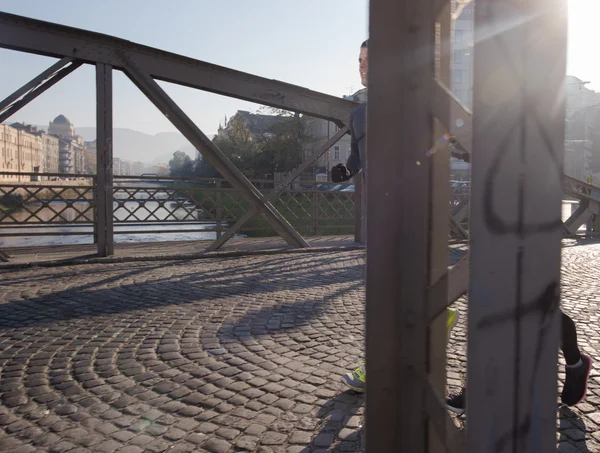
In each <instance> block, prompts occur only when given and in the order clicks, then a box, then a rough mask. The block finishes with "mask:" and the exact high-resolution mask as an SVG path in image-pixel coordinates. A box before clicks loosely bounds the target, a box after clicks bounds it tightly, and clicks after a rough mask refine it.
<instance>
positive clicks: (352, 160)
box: [331, 112, 361, 182]
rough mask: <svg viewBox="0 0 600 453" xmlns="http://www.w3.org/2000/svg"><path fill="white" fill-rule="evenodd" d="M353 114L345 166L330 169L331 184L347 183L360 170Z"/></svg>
mask: <svg viewBox="0 0 600 453" xmlns="http://www.w3.org/2000/svg"><path fill="white" fill-rule="evenodd" d="M355 113H356V112H354V113H353V114H352V115H351V116H350V155H349V156H348V160H347V161H346V165H344V164H338V165H336V166H335V167H333V168H332V169H331V180H332V181H333V182H343V181H348V180H349V179H350V178H352V177H353V176H354V175H355V174H356V173H358V171H359V170H360V169H361V163H360V153H359V152H358V140H357V139H356V135H355V134H354V128H353V127H352V122H353V121H354V115H355Z"/></svg>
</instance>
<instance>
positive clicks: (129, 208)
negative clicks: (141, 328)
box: [0, 193, 585, 247]
mask: <svg viewBox="0 0 600 453" xmlns="http://www.w3.org/2000/svg"><path fill="white" fill-rule="evenodd" d="M165 195H166V194H165ZM116 198H117V201H115V202H114V204H113V209H114V214H115V217H116V219H118V220H120V221H123V220H125V219H128V220H134V219H133V218H132V217H131V215H132V214H131V213H132V212H134V211H135V209H137V208H140V206H144V207H143V208H140V209H139V210H138V211H137V212H136V213H135V215H136V216H137V217H138V219H140V220H145V221H146V222H145V223H138V224H134V225H132V224H127V225H119V224H115V226H114V231H115V242H116V243H124V242H159V241H198V240H214V239H216V237H217V234H216V232H214V231H189V230H202V229H214V228H215V227H216V225H215V223H209V222H202V221H194V222H193V223H185V222H182V221H181V220H183V219H185V220H191V219H198V216H197V212H196V211H195V210H194V209H193V208H191V207H187V206H182V205H173V204H171V203H175V202H172V201H166V204H167V206H168V207H169V209H170V210H167V209H164V208H159V202H158V201H151V200H148V201H142V202H140V201H124V200H122V199H121V200H119V198H122V197H119V194H118V193H117V196H116ZM136 198H138V199H141V200H143V194H142V195H140V196H139V197H138V196H137V195H136ZM153 198H154V199H157V198H158V199H160V198H161V196H160V194H158V195H153ZM140 203H142V204H140ZM27 206H28V208H29V209H30V210H31V211H33V212H35V210H36V209H38V208H39V206H40V204H37V205H36V204H29V205H27ZM88 206H89V205H88V204H87V203H85V202H76V203H73V207H67V205H66V203H64V202H53V203H51V207H52V209H50V208H43V209H41V210H40V211H39V212H38V213H36V216H37V217H39V218H40V219H41V220H44V221H48V220H51V219H52V218H53V217H56V212H61V211H62V212H61V217H63V218H65V219H67V220H69V221H72V220H75V219H77V218H78V217H79V219H78V220H79V221H81V220H86V219H87V221H90V220H91V216H92V211H91V210H90V211H89V212H87V213H86V214H85V215H86V216H87V217H80V216H81V213H82V212H84V211H85V209H86V208H87V207H88ZM157 208H158V209H157ZM576 208H577V204H576V203H572V202H568V201H564V202H563V205H562V219H563V221H565V220H566V219H568V218H569V216H570V215H571V212H573V211H574V210H575V209H576ZM54 211H56V212H54ZM150 213H153V214H152V215H151V214H150ZM11 215H12V216H13V217H14V218H15V219H16V220H18V221H24V220H26V219H27V218H28V217H31V213H29V212H27V211H25V210H20V211H18V212H13V213H12V214H11ZM157 218H158V219H159V220H163V221H169V222H173V223H171V224H165V223H160V224H154V225H153V224H151V223H150V222H149V220H156V219H157ZM178 220H179V222H177V221H178ZM5 222H6V220H5V221H4V222H0V225H1V226H3V228H2V229H0V247H25V246H42V245H74V244H92V243H93V242H94V240H93V229H92V227H91V226H78V225H74V224H63V225H55V226H54V225H53V226H49V225H41V226H35V227H33V226H28V227H26V228H25V227H21V226H15V227H8V228H7V227H4V225H6V223H5ZM2 224H4V225H2ZM160 230H176V232H173V233H162V232H160ZM582 230H585V225H584V226H583V227H582ZM127 231H136V232H135V233H129V234H126V232H127ZM580 231H581V230H580ZM25 232H28V233H47V234H48V235H45V236H12V237H11V236H9V235H10V234H14V233H19V234H22V233H25ZM73 233H80V234H77V235H74V234H73Z"/></svg>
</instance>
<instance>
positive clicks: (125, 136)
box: [75, 127, 212, 164]
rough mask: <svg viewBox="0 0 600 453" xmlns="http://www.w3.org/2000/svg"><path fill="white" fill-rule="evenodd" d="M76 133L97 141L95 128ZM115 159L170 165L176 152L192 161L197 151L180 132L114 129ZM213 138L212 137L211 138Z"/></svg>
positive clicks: (85, 128)
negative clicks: (181, 153)
mask: <svg viewBox="0 0 600 453" xmlns="http://www.w3.org/2000/svg"><path fill="white" fill-rule="evenodd" d="M75 133H76V134H77V135H81V136H82V137H83V138H84V140H86V141H92V140H95V139H96V128H95V127H76V128H75ZM113 135H114V148H113V153H114V156H115V157H118V158H119V159H124V160H130V161H133V162H138V161H139V162H148V163H154V164H159V163H168V162H169V160H170V159H171V158H172V157H173V153H174V152H175V151H184V152H185V153H187V154H188V155H189V156H190V157H191V158H192V159H194V158H195V157H196V150H195V149H194V147H193V146H192V145H191V144H190V142H188V141H187V139H186V138H185V137H184V136H183V135H181V134H180V133H179V132H161V133H158V134H156V135H149V134H145V133H143V132H139V131H134V130H132V129H124V128H118V127H116V128H114V129H113ZM210 137H212V135H211V136H210Z"/></svg>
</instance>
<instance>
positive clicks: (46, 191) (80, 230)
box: [0, 172, 469, 242]
mask: <svg viewBox="0 0 600 453" xmlns="http://www.w3.org/2000/svg"><path fill="white" fill-rule="evenodd" d="M32 179H33V180H32ZM356 179H360V178H356ZM250 182H251V183H252V184H253V185H254V187H256V188H257V189H258V190H259V191H260V193H261V194H262V195H263V196H264V197H268V196H269V195H270V194H272V193H273V192H274V191H275V190H276V189H279V191H281V193H279V194H278V195H277V196H276V197H274V198H273V199H272V200H271V201H272V203H273V205H274V206H275V208H276V209H277V210H278V211H279V212H280V213H281V214H282V215H283V217H284V218H285V219H286V221H288V222H289V223H290V224H291V225H292V226H293V227H294V228H295V229H296V230H297V231H298V232H299V233H300V234H302V235H303V236H326V235H339V234H343V235H348V234H354V235H355V240H356V242H364V238H362V237H361V231H362V230H363V229H364V228H363V227H361V220H362V219H363V217H364V216H363V213H362V204H361V203H360V201H358V202H357V200H360V196H361V194H360V189H361V188H360V184H355V181H350V182H347V183H339V184H338V183H332V182H318V181H304V180H296V181H294V182H293V183H290V184H288V185H287V186H285V187H284V188H283V189H282V188H281V187H280V186H279V182H277V181H273V180H264V179H254V180H251V181H250ZM98 189H99V186H98V184H97V177H96V175H89V174H75V175H66V174H63V173H17V172H0V234H1V235H2V236H4V237H27V236H31V237H33V236H55V235H56V236H89V235H93V236H94V242H96V241H97V229H98V215H97V209H98V204H97V199H98ZM112 192H113V196H112V198H113V203H112V204H113V223H114V225H115V226H116V227H117V228H116V230H115V231H114V234H115V235H133V234H144V233H150V232H151V233H158V234H168V233H181V232H182V229H181V225H183V224H185V232H186V233H198V232H205V233H214V235H211V237H213V238H215V239H219V238H221V237H222V235H223V234H224V233H225V231H227V229H228V228H230V227H232V226H233V225H235V224H236V223H237V222H238V221H240V219H241V218H243V217H244V216H245V215H247V213H249V212H250V211H251V206H250V203H249V202H248V201H247V200H246V199H245V198H244V197H243V196H242V195H241V194H240V192H239V191H238V190H236V189H235V188H234V187H233V186H232V184H231V183H229V182H228V181H227V180H225V179H219V178H177V177H164V176H163V177H160V176H114V185H113V188H112ZM452 193H453V196H452V200H451V205H452V209H454V210H456V209H460V208H461V207H462V206H465V205H467V204H468V197H469V190H468V187H466V186H465V187H454V188H453V189H452ZM458 217H460V219H459V223H460V222H463V221H464V220H465V219H464V217H465V216H462V217H461V216H460V215H459V216H458ZM123 227H126V228H123ZM236 234H238V235H244V236H261V237H269V236H277V232H276V231H275V230H274V229H273V228H272V227H271V226H270V224H269V223H268V222H266V221H265V220H264V219H263V218H262V217H261V216H259V215H257V214H254V215H253V216H252V217H250V218H249V219H248V220H247V222H244V223H243V224H241V226H240V227H239V229H238V230H237V231H236Z"/></svg>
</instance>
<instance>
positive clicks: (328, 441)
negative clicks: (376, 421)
mask: <svg viewBox="0 0 600 453" xmlns="http://www.w3.org/2000/svg"><path fill="white" fill-rule="evenodd" d="M364 403H365V399H364V397H363V396H362V395H358V394H357V393H355V392H352V391H346V392H342V393H340V394H338V395H336V396H335V397H334V398H332V399H331V400H329V401H327V402H326V403H325V404H324V405H323V406H322V407H321V409H320V410H319V412H318V413H317V418H319V419H321V422H320V423H319V427H318V431H317V432H316V436H315V438H314V440H313V441H312V442H311V444H310V445H309V446H308V448H311V449H314V450H318V451H321V450H320V449H327V451H331V452H359V451H363V449H364V446H365V444H364V436H363V433H364V428H363V419H362V414H363V413H364ZM314 450H311V451H314ZM307 451H308V450H307ZM323 451H324V450H323Z"/></svg>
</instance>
